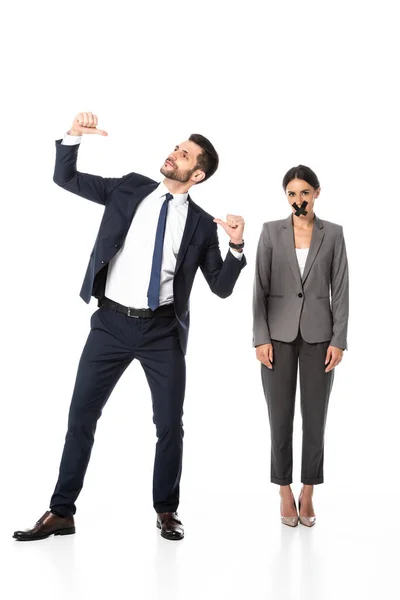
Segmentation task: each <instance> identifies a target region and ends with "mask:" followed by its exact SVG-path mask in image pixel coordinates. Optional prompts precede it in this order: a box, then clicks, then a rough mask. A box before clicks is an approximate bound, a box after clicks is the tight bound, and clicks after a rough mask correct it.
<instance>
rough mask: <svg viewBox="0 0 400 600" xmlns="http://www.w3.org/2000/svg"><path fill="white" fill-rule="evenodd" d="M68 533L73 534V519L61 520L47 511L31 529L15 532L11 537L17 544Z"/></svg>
mask: <svg viewBox="0 0 400 600" xmlns="http://www.w3.org/2000/svg"><path fill="white" fill-rule="evenodd" d="M70 533H75V523H74V517H65V518H61V517H58V516H57V515H55V514H54V513H52V512H50V511H49V510H48V511H46V512H45V513H44V515H43V517H40V519H39V521H38V522H37V523H36V525H35V526H34V527H32V529H25V530H24V531H15V532H14V535H13V537H14V538H15V539H16V540H18V541H19V542H28V541H30V540H44V539H45V538H48V537H49V536H50V535H69V534H70Z"/></svg>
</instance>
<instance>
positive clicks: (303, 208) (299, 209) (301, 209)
mask: <svg viewBox="0 0 400 600" xmlns="http://www.w3.org/2000/svg"><path fill="white" fill-rule="evenodd" d="M307 204H308V202H307V201H306V200H304V201H303V204H302V205H301V206H297V204H296V202H293V204H292V207H293V208H294V211H295V212H294V214H295V215H296V217H300V215H306V214H307V211H306V206H307Z"/></svg>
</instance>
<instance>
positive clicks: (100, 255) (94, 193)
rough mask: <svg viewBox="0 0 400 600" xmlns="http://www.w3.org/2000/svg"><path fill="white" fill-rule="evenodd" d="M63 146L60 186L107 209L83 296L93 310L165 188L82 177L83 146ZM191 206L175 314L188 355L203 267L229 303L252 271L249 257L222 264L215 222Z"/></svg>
mask: <svg viewBox="0 0 400 600" xmlns="http://www.w3.org/2000/svg"><path fill="white" fill-rule="evenodd" d="M61 141H62V140H56V163H55V169H54V177H53V180H54V182H55V183H56V184H57V185H59V186H61V187H62V188H64V189H65V190H68V191H69V192H72V193H73V194H77V195H78V196H82V198H86V199H87V200H91V201H92V202H96V203H98V204H102V205H104V206H105V210H104V214H103V218H102V221H101V223H100V228H99V231H98V234H97V238H96V241H95V244H94V247H93V250H92V253H91V255H90V259H89V264H88V267H87V271H86V275H85V278H84V280H83V285H82V289H81V292H80V296H81V298H82V299H83V300H84V301H85V302H86V303H88V304H89V302H90V299H91V296H94V297H95V298H97V299H98V300H100V299H101V298H102V297H103V296H104V290H105V283H106V277H107V270H108V263H109V261H110V260H111V259H112V258H113V256H115V254H117V252H118V251H119V250H120V248H121V247H122V245H123V243H124V240H125V237H126V234H127V232H128V230H129V227H130V225H131V222H132V219H133V217H134V215H135V212H136V209H137V207H138V206H139V204H140V202H141V201H142V200H143V198H145V197H146V196H148V195H149V194H151V192H153V191H154V190H155V189H156V187H157V186H158V185H159V184H158V183H157V182H155V181H153V180H152V179H149V178H148V177H144V176H143V175H139V174H138V173H128V174H127V175H124V176H123V177H100V176H99V175H90V174H88V173H81V172H79V171H77V169H76V162H77V156H78V150H79V146H80V144H77V145H74V146H67V145H63V144H61ZM188 201H189V208H188V215H187V219H186V225H185V229H184V232H183V237H182V242H181V245H180V248H179V253H178V257H177V261H176V269H175V275H174V283H173V291H174V308H175V314H176V318H177V322H178V331H179V340H180V344H181V347H182V351H183V353H184V354H186V349H187V339H188V332H189V322H190V312H189V297H190V292H191V289H192V285H193V280H194V277H195V275H196V271H197V269H198V267H200V269H201V271H202V273H203V275H204V277H205V278H206V280H207V282H208V285H209V286H210V288H211V290H212V292H214V293H215V294H217V296H220V297H221V298H226V297H228V296H230V294H231V293H232V291H233V288H234V286H235V283H236V280H237V278H238V277H239V274H240V272H241V270H242V269H243V267H244V266H245V265H246V258H245V256H243V257H242V259H241V260H239V259H237V258H236V257H235V256H233V254H232V253H231V252H230V251H228V253H227V255H226V257H225V260H223V259H222V256H221V252H220V249H219V244H218V235H217V224H216V223H214V222H213V217H212V216H211V215H209V214H208V213H206V212H205V211H204V210H203V209H202V208H200V206H198V205H197V204H195V203H194V202H193V200H192V199H191V198H190V196H189V198H188ZM149 276H150V274H149Z"/></svg>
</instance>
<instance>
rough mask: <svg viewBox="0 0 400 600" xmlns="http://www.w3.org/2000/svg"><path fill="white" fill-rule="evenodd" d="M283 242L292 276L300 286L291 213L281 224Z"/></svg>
mask: <svg viewBox="0 0 400 600" xmlns="http://www.w3.org/2000/svg"><path fill="white" fill-rule="evenodd" d="M283 228H284V229H283V243H284V245H285V249H286V254H287V257H288V260H289V264H290V268H291V269H292V273H293V275H294V278H295V280H296V282H297V284H298V285H299V287H300V288H301V275H300V269H299V263H298V262H297V256H296V251H295V249H294V248H295V246H294V232H293V222H292V215H290V216H289V217H288V218H287V219H286V220H285V223H284V225H283Z"/></svg>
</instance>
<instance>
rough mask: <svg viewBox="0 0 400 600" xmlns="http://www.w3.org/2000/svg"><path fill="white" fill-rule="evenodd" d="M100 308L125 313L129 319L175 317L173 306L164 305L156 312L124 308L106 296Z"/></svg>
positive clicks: (101, 301)
mask: <svg viewBox="0 0 400 600" xmlns="http://www.w3.org/2000/svg"><path fill="white" fill-rule="evenodd" d="M98 305H99V307H101V306H105V307H106V308H111V309H112V310H116V311H117V312H120V313H123V314H124V315H126V316H127V317H134V318H136V319H140V318H142V319H148V318H150V317H174V316H175V310H174V305H173V304H163V305H162V306H159V307H158V308H156V310H151V308H130V307H129V306H123V304H118V302H114V301H113V300H110V299H109V298H106V296H104V297H103V298H102V299H101V300H99V304H98Z"/></svg>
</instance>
